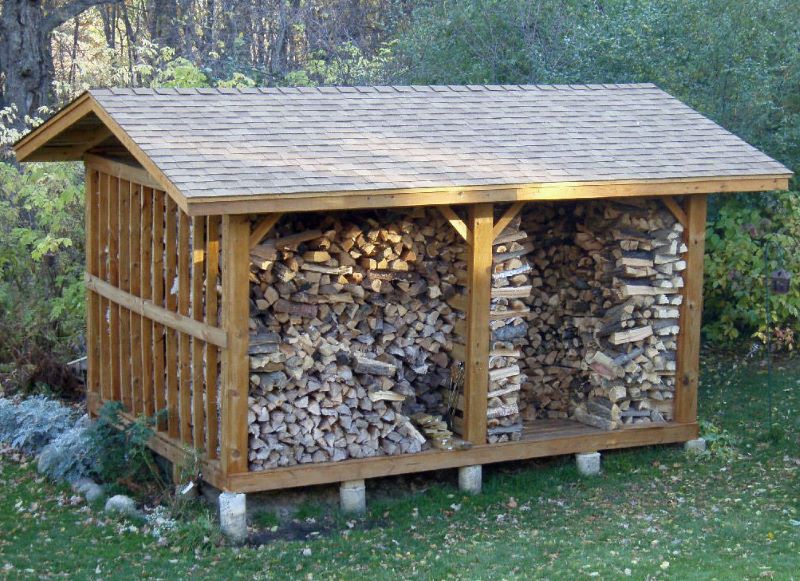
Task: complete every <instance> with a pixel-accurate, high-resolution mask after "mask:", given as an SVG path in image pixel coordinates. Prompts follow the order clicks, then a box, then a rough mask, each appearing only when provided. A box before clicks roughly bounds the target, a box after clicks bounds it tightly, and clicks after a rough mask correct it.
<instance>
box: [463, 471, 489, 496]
mask: <svg viewBox="0 0 800 581" xmlns="http://www.w3.org/2000/svg"><path fill="white" fill-rule="evenodd" d="M482 484H483V467H482V466H462V467H461V468H459V469H458V488H459V490H461V491H462V492H466V493H468V494H479V493H480V491H481V486H482Z"/></svg>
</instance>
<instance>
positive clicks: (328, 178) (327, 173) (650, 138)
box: [91, 84, 790, 198]
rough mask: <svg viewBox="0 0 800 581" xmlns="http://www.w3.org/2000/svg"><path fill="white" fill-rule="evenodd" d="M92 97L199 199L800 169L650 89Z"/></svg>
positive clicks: (108, 93) (171, 92) (110, 93)
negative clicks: (765, 153)
mask: <svg viewBox="0 0 800 581" xmlns="http://www.w3.org/2000/svg"><path fill="white" fill-rule="evenodd" d="M91 94H92V96H93V97H94V98H95V99H96V100H97V101H98V103H99V104H100V105H101V106H102V107H103V108H104V109H105V110H106V111H107V112H108V113H109V114H110V115H111V116H112V117H113V118H114V119H115V120H116V121H117V122H118V123H119V124H120V126H121V127H122V128H123V129H124V130H125V131H126V132H127V133H128V134H129V135H130V137H131V138H132V139H133V140H134V141H135V142H136V143H137V144H138V145H139V146H140V147H141V149H142V150H143V151H144V152H145V153H146V154H147V155H148V156H149V157H150V158H151V159H152V161H153V162H154V163H155V164H156V165H157V166H158V167H159V168H160V169H161V170H162V171H163V172H164V174H165V175H166V176H167V177H168V178H169V179H170V180H171V181H172V182H173V183H174V184H175V186H176V187H177V188H178V189H179V190H181V191H182V192H183V193H184V195H185V196H186V197H188V198H199V197H209V196H212V197H218V196H241V195H263V194H273V195H279V194H284V193H302V192H337V191H342V192H343V191H362V190H374V189H406V188H414V187H440V186H441V187H447V186H470V185H498V186H503V185H511V184H535V183H552V182H562V181H567V182H581V181H602V180H640V179H683V178H704V177H715V178H721V177H732V176H766V175H771V176H775V175H788V174H790V172H789V170H788V169H786V168H785V167H784V166H783V165H781V164H780V163H778V162H776V161H775V160H773V159H771V158H769V157H768V156H766V155H764V154H763V153H761V152H760V151H758V150H757V149H755V148H753V147H751V146H750V145H748V144H747V143H745V142H744V141H742V140H741V139H739V138H737V137H735V136H734V135H732V134H730V133H729V132H727V131H725V130H724V129H722V128H721V127H719V126H718V125H716V124H715V123H713V122H712V121H710V120H708V119H706V118H705V117H703V116H702V115H700V114H699V113H697V112H696V111H694V110H692V109H690V108H689V107H687V106H686V105H684V104H683V103H681V102H680V101H678V100H677V99H674V98H673V97H671V96H670V95H668V94H667V93H665V92H663V91H661V90H660V89H658V88H657V87H655V86H654V85H648V84H635V85H574V86H567V85H550V86H533V85H491V86H488V85H487V86H482V85H469V86H466V87H454V86H444V85H440V86H433V87H428V86H414V87H358V88H353V87H320V88H308V87H304V88H269V89H258V90H253V89H250V90H243V91H240V90H236V89H180V90H176V89H156V90H142V89H135V90H108V89H98V90H92V91H91Z"/></svg>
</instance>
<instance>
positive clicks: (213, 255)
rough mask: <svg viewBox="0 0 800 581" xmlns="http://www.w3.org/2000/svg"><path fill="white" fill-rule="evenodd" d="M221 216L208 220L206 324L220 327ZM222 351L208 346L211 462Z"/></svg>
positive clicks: (216, 431) (216, 432)
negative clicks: (218, 287) (218, 288)
mask: <svg viewBox="0 0 800 581" xmlns="http://www.w3.org/2000/svg"><path fill="white" fill-rule="evenodd" d="M219 227H220V218H219V216H209V217H208V218H206V282H205V285H206V324H207V325H210V326H212V327H216V326H217V324H218V322H219V321H218V316H217V309H218V307H219V303H218V300H217V299H218V297H217V282H218V280H219ZM218 363H219V351H218V350H217V347H216V346H215V345H211V344H210V343H206V450H207V452H208V457H209V458H212V459H213V458H217V456H218V454H217V446H218V445H219V420H218V412H217V380H218V379H219V372H218V369H217V367H218Z"/></svg>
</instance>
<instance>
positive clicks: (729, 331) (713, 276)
mask: <svg viewBox="0 0 800 581" xmlns="http://www.w3.org/2000/svg"><path fill="white" fill-rule="evenodd" d="M767 241H771V242H772V243H774V244H775V245H777V246H778V247H780V248H782V249H783V252H775V251H771V253H770V262H769V264H768V267H767V273H770V272H772V271H773V270H775V269H777V268H779V267H783V268H785V269H786V270H789V271H790V272H795V273H800V252H799V251H800V248H799V247H798V246H799V245H800V198H798V195H797V193H795V192H788V193H782V194H776V195H764V196H761V197H760V198H747V197H745V196H738V197H735V198H731V199H727V200H726V201H725V203H723V204H722V205H721V206H720V208H719V210H718V211H717V212H716V215H715V216H714V217H713V218H712V220H711V221H710V222H709V224H708V230H707V233H706V260H705V270H706V285H705V287H706V288H705V303H704V317H705V319H706V324H705V327H704V332H705V334H706V337H707V338H708V339H710V340H711V341H713V342H714V343H716V344H719V343H730V342H733V341H736V340H738V339H741V338H748V337H752V336H753V335H756V334H758V335H759V336H760V337H761V338H764V333H765V331H766V314H765V308H764V307H765V278H764V270H765V269H764V246H765V244H766V242H767ZM781 255H782V256H781ZM781 258H782V259H783V260H781ZM770 304H771V309H770V310H771V315H772V325H773V326H774V327H778V328H789V329H797V328H798V319H799V318H800V317H799V316H798V315H800V290H798V285H797V281H796V280H795V281H793V283H792V285H791V286H790V291H789V293H788V294H785V295H772V297H771V300H770ZM784 343H786V341H784ZM787 346H791V345H787Z"/></svg>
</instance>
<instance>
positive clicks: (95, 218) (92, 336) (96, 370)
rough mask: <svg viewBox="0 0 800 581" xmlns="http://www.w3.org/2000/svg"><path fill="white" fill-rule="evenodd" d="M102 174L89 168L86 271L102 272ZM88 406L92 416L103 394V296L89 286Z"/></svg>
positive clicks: (87, 322)
mask: <svg viewBox="0 0 800 581" xmlns="http://www.w3.org/2000/svg"><path fill="white" fill-rule="evenodd" d="M98 180H99V175H98V173H97V171H95V170H92V169H90V168H88V167H87V168H86V272H87V274H91V275H94V276H97V275H98V274H99V272H100V270H99V269H100V265H99V262H100V253H99V250H98V249H99V240H98V231H99V227H100V216H99V214H98V213H99V210H100V208H99V190H98ZM86 379H87V381H86V407H87V408H88V410H89V413H90V414H91V415H92V416H96V415H97V413H98V412H99V408H98V405H99V403H100V401H101V399H102V397H101V394H100V297H99V296H98V295H97V293H95V292H93V291H91V290H89V289H86Z"/></svg>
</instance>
